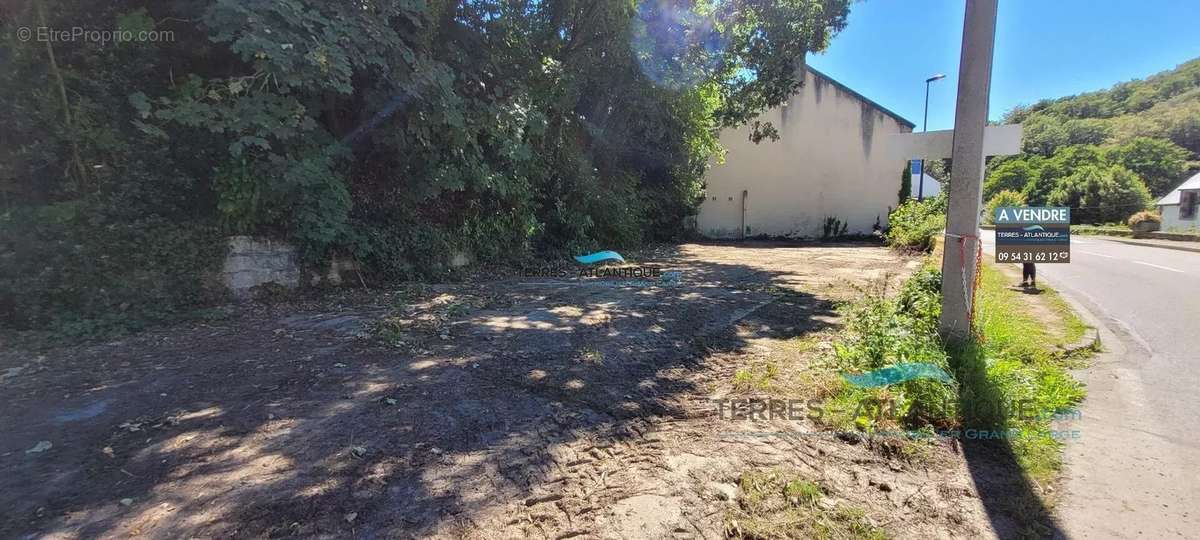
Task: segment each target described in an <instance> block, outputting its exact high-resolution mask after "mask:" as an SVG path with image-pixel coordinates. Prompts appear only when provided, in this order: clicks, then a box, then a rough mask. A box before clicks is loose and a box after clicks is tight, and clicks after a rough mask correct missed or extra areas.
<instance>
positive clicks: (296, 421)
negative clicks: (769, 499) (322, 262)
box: [0, 244, 994, 538]
mask: <svg viewBox="0 0 1200 540" xmlns="http://www.w3.org/2000/svg"><path fill="white" fill-rule="evenodd" d="M641 262H643V263H652V264H655V265H658V266H660V267H661V268H663V269H666V270H677V271H680V272H681V279H680V281H679V283H678V284H673V283H666V284H663V283H652V284H629V283H615V282H613V281H611V280H603V279H590V280H582V281H581V280H578V279H574V278H570V279H547V278H524V277H519V276H518V277H506V276H493V279H488V280H481V281H471V282H468V283H463V284H452V285H439V286H429V287H415V286H414V287H407V288H404V289H400V290H395V291H387V292H380V291H375V292H374V293H371V294H369V295H366V294H362V293H358V294H355V295H351V296H347V297H345V298H343V299H342V300H341V301H338V300H329V299H326V300H324V301H321V302H314V303H309V304H289V305H275V306H271V307H264V306H259V307H256V308H240V309H239V311H238V312H237V313H236V314H235V315H233V316H230V317H229V318H226V319H224V320H221V321H218V322H213V323H210V324H206V325H198V326H197V325H187V326H183V327H176V328H169V329H163V330H158V331H154V332H148V333H145V334H141V335H138V336H134V337H130V338H127V339H122V340H120V341H116V342H112V343H107V344H103V345H94V346H87V347H77V348H64V349H56V350H53V351H48V352H43V353H28V352H21V351H11V350H10V351H7V352H4V353H2V355H0V405H2V406H3V408H2V409H0V432H2V433H4V437H3V440H2V441H0V508H3V510H2V511H0V537H5V538H10V537H51V538H83V537H88V538H91V537H127V536H137V535H141V536H148V537H188V536H199V537H230V536H236V537H279V536H303V537H331V538H332V537H337V538H343V537H350V536H353V537H362V538H384V537H387V538H394V537H400V538H407V537H431V536H432V537H479V538H506V537H537V538H542V537H544V538H571V537H580V538H595V537H609V538H622V537H624V538H646V537H648V538H668V537H670V538H718V537H722V536H724V535H725V534H726V532H727V527H728V528H731V530H735V531H736V530H737V528H736V524H735V523H731V517H730V516H731V515H733V514H732V513H731V509H732V508H735V507H736V505H737V504H738V502H737V499H738V498H739V497H741V496H743V495H742V494H740V493H739V489H738V485H739V479H740V478H742V475H743V474H744V473H745V472H746V471H751V470H753V471H763V470H775V471H788V474H794V475H800V476H802V477H804V478H808V479H811V480H812V481H813V482H814V483H817V484H819V485H820V486H821V487H822V488H823V489H824V493H823V495H822V497H821V499H820V501H819V502H820V504H821V505H822V507H823V508H841V507H845V508H851V507H852V508H855V509H861V511H862V513H863V516H862V519H863V521H864V522H865V523H868V524H869V525H870V526H872V527H879V528H881V529H882V530H884V531H886V532H887V533H888V535H890V536H898V537H913V538H930V537H968V536H970V537H974V536H980V535H991V534H993V533H992V526H993V525H990V524H989V519H988V517H987V513H986V512H985V509H984V507H983V504H982V503H981V502H980V499H979V498H978V494H977V493H976V485H975V483H974V482H973V481H972V479H971V475H970V473H969V472H968V468H967V467H966V465H965V464H964V463H963V460H962V457H961V455H960V454H958V453H957V451H956V450H957V447H956V446H954V445H948V444H943V445H938V446H935V447H934V448H932V449H931V453H930V455H927V456H924V457H922V458H921V459H912V458H911V456H908V457H906V456H900V455H893V454H891V453H889V452H887V451H886V448H881V447H879V446H878V445H875V444H871V443H870V442H866V441H854V440H850V441H844V440H840V439H837V438H832V437H806V438H802V437H778V436H753V435H751V434H753V433H761V432H784V433H787V432H796V431H812V430H814V429H815V428H814V427H813V426H809V425H807V424H806V423H805V422H791V421H781V420H778V419H776V420H773V421H764V420H753V421H751V420H742V421H736V422H735V421H732V420H729V419H728V418H722V417H721V416H720V415H718V411H717V406H716V405H714V401H713V400H714V399H720V398H725V397H729V396H730V395H732V394H733V393H734V392H736V391H737V390H736V388H735V387H734V383H735V381H734V379H735V373H736V371H737V370H738V369H739V368H741V367H744V366H747V365H751V364H753V363H754V362H756V361H759V360H761V359H762V358H764V357H766V356H770V355H774V354H778V353H779V351H781V350H787V347H786V345H787V344H789V343H798V340H806V339H809V340H816V341H818V342H819V341H820V340H821V339H825V336H828V335H829V334H830V331H831V330H832V329H833V328H835V327H836V324H837V321H838V317H837V314H836V312H835V311H834V307H835V305H834V302H835V301H837V300H839V299H847V298H852V297H854V296H856V295H859V294H861V290H860V289H858V288H856V287H880V286H882V285H881V284H882V283H884V282H891V283H892V284H893V285H894V284H895V283H896V282H898V281H899V280H900V279H902V278H903V277H904V276H906V275H907V274H908V273H909V272H911V271H912V270H913V269H914V268H915V266H916V261H914V260H910V259H905V258H902V257H899V256H897V255H895V254H893V253H891V252H889V251H887V250H885V249H883V248H881V247H877V246H871V245H815V246H793V245H781V244H750V245H746V246H739V247H731V246H719V245H682V246H678V247H673V248H664V249H662V250H659V251H657V252H655V253H650V254H647V255H646V256H645V257H644V258H643V259H642V261H641ZM813 336H816V337H815V338H814V337H813ZM818 349H819V347H818ZM818 352H819V351H818ZM814 354H815V353H814ZM812 357H813V356H812V355H811V354H797V355H793V356H790V357H785V360H786V361H790V362H800V361H807V360H805V359H808V358H812ZM42 441H45V442H47V443H49V445H50V446H49V447H47V446H46V444H45V443H43V442H42ZM993 519H994V518H993Z"/></svg>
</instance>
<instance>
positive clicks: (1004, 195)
mask: <svg viewBox="0 0 1200 540" xmlns="http://www.w3.org/2000/svg"><path fill="white" fill-rule="evenodd" d="M1027 204H1029V201H1027V200H1026V199H1025V195H1022V194H1021V192H1019V191H1012V190H1004V191H1001V192H999V193H997V194H996V195H994V196H993V197H992V198H990V199H988V202H987V204H986V205H984V207H983V222H984V223H987V224H988V225H991V224H993V223H995V222H996V209H997V208H1000V207H1001V206H1026V205H1027Z"/></svg>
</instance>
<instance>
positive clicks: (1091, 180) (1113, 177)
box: [1046, 165, 1152, 224]
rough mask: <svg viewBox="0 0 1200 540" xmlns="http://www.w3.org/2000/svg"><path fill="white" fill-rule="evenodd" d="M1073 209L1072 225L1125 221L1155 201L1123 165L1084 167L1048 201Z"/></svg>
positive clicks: (1068, 178) (1059, 186) (1054, 191)
mask: <svg viewBox="0 0 1200 540" xmlns="http://www.w3.org/2000/svg"><path fill="white" fill-rule="evenodd" d="M1046 202H1047V204H1049V205H1051V206H1068V207H1070V208H1071V221H1072V223H1089V224H1097V223H1114V222H1124V221H1125V220H1126V219H1127V218H1128V217H1129V216H1131V215H1133V214H1135V213H1137V212H1140V211H1142V210H1145V209H1146V208H1148V207H1149V206H1150V204H1151V202H1152V200H1151V198H1150V191H1149V190H1147V189H1146V185H1145V184H1144V183H1142V181H1141V179H1139V178H1138V177H1137V175H1136V174H1134V173H1133V172H1131V171H1130V170H1129V169H1126V168H1124V167H1122V166H1120V165H1112V166H1109V167H1101V166H1096V165H1085V166H1082V167H1080V168H1078V169H1076V170H1075V172H1073V173H1072V174H1070V175H1069V176H1067V177H1065V178H1063V179H1062V180H1061V181H1060V182H1059V183H1058V185H1057V186H1056V187H1055V188H1054V190H1053V191H1051V192H1050V194H1049V196H1048V197H1047V200H1046Z"/></svg>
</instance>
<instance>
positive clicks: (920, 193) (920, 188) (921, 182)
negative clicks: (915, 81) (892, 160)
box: [917, 73, 946, 201]
mask: <svg viewBox="0 0 1200 540" xmlns="http://www.w3.org/2000/svg"><path fill="white" fill-rule="evenodd" d="M945 78H946V76H945V75H943V74H941V73H938V74H937V75H934V76H932V77H930V78H928V79H925V119H924V120H922V121H921V133H925V131H926V128H928V127H929V83H931V82H933V81H940V80H942V79H945ZM917 200H918V201H923V200H925V158H921V176H920V177H919V178H917Z"/></svg>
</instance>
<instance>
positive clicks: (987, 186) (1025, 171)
mask: <svg viewBox="0 0 1200 540" xmlns="http://www.w3.org/2000/svg"><path fill="white" fill-rule="evenodd" d="M1041 161H1042V159H1041V157H1039V156H1028V157H1027V156H1019V157H1016V158H1014V159H1009V160H1006V161H1004V162H1003V163H1001V164H1000V165H998V166H996V167H995V168H994V169H993V170H991V171H990V172H989V173H988V176H987V179H986V180H985V181H984V183H983V198H984V200H990V199H991V198H992V197H994V196H996V194H997V193H1000V192H1001V191H1021V190H1023V189H1025V186H1026V185H1027V184H1029V183H1030V182H1036V181H1037V179H1038V177H1039V176H1040V175H1041Z"/></svg>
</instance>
